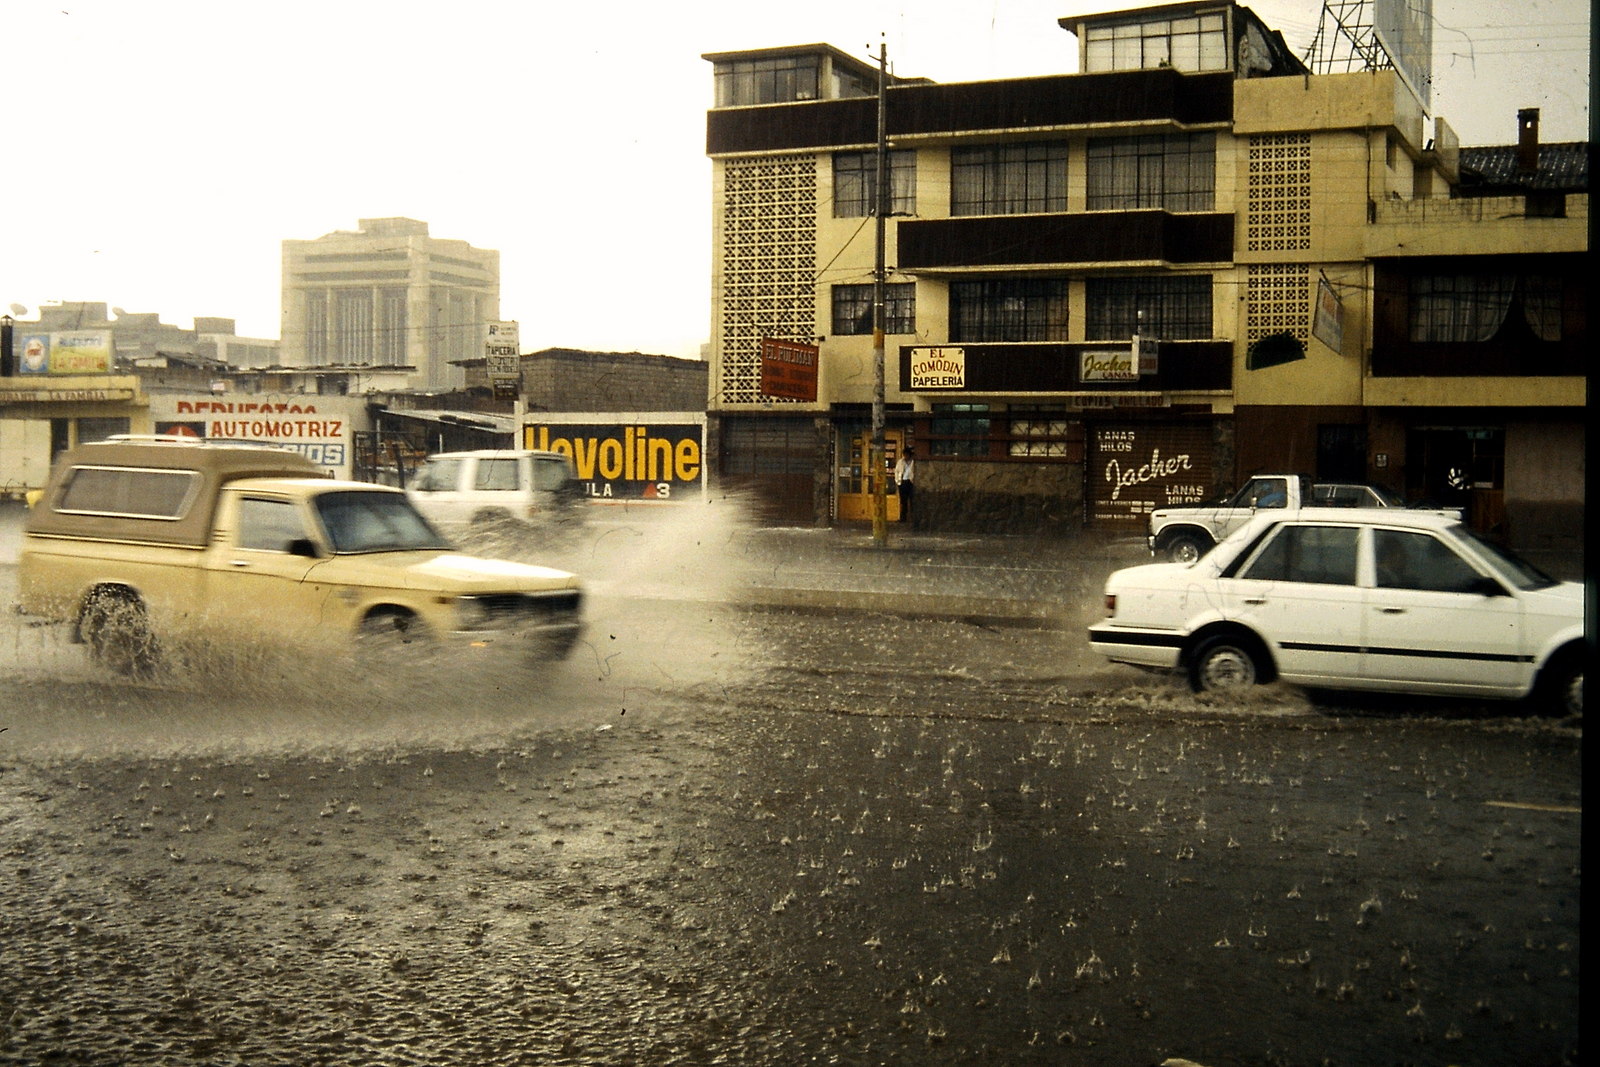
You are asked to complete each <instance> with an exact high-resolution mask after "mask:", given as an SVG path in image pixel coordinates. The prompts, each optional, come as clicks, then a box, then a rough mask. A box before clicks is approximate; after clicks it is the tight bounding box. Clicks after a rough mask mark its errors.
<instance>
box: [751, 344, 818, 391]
mask: <svg viewBox="0 0 1600 1067" xmlns="http://www.w3.org/2000/svg"><path fill="white" fill-rule="evenodd" d="M817 353H818V349H817V346H816V345H808V344H802V343H800V342H799V341H776V340H773V339H772V338H770V337H768V338H763V339H762V341H761V395H762V396H770V397H776V398H778V399H780V400H808V401H815V400H816V399H817Z"/></svg>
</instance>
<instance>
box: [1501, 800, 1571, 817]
mask: <svg viewBox="0 0 1600 1067" xmlns="http://www.w3.org/2000/svg"><path fill="white" fill-rule="evenodd" d="M1484 804H1485V805H1486V806H1488V807H1491V808H1516V809H1518V810H1519V811H1560V812H1566V813H1567V814H1569V815H1582V814H1583V809H1582V808H1574V807H1569V806H1567V805H1565V804H1523V803H1520V802H1518V801H1515V800H1485V801H1484Z"/></svg>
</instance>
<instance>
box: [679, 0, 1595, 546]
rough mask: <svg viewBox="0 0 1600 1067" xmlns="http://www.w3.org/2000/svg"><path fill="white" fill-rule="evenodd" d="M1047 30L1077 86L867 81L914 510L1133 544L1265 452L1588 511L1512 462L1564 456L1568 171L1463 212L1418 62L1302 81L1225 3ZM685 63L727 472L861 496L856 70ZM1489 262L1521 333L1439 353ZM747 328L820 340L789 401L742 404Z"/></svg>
mask: <svg viewBox="0 0 1600 1067" xmlns="http://www.w3.org/2000/svg"><path fill="white" fill-rule="evenodd" d="M1060 25H1061V26H1062V28H1063V29H1066V30H1069V31H1070V32H1073V33H1074V34H1076V36H1077V37H1078V39H1079V41H1080V44H1081V48H1080V63H1079V70H1078V72H1077V73H1071V74H1062V75H1058V76H1049V77H1033V78H1018V79H1010V80H1000V81H985V82H971V83H963V84H949V85H939V84H934V83H930V82H927V81H924V80H906V79H898V78H894V77H888V78H887V79H886V81H887V87H886V89H885V91H884V93H883V98H884V106H883V120H884V125H885V128H886V132H887V142H888V144H887V152H886V159H885V160H884V173H885V175H886V178H887V183H886V184H887V188H886V189H885V190H884V197H883V200H884V201H885V207H886V209H887V210H886V211H885V214H886V215H887V216H888V217H887V221H886V226H885V229H886V240H885V255H884V262H885V273H884V278H883V281H884V303H883V308H882V315H883V323H884V330H885V333H886V335H887V343H886V349H887V355H886V364H887V366H886V368H885V370H886V373H885V378H886V390H885V394H886V395H885V405H884V408H885V411H886V417H887V418H886V421H887V433H886V437H887V446H888V456H887V457H886V461H887V462H888V463H891V464H892V463H893V461H894V456H895V454H896V453H897V452H898V450H899V449H900V448H902V447H904V446H909V445H912V444H914V445H915V446H916V449H917V456H918V461H919V462H918V467H917V484H918V496H917V501H918V505H917V515H916V516H915V518H916V521H917V524H918V525H919V526H933V527H939V528H948V529H956V528H963V527H965V528H982V529H989V530H1019V531H1021V530H1037V529H1047V528H1051V527H1059V528H1075V527H1078V526H1081V525H1091V526H1102V527H1107V528H1111V529H1115V528H1118V527H1122V528H1126V529H1129V530H1132V529H1134V528H1136V527H1137V525H1138V524H1139V523H1140V522H1141V521H1142V518H1143V515H1144V514H1145V513H1147V512H1148V511H1149V510H1150V509H1151V508H1153V507H1156V506H1159V505H1162V504H1166V503H1169V502H1181V501H1190V500H1196V499H1199V498H1202V497H1205V496H1208V495H1210V494H1211V493H1213V492H1214V491H1216V490H1217V489H1219V488H1221V487H1223V486H1225V485H1227V484H1229V483H1232V482H1234V481H1236V480H1237V479H1239V478H1240V477H1242V476H1243V475H1245V474H1248V473H1250V472H1252V471H1257V470H1261V469H1265V468H1271V469H1275V470H1284V471H1293V472H1301V473H1305V474H1309V475H1313V476H1316V477H1321V478H1329V479H1331V478H1341V479H1357V480H1365V481H1373V482H1377V483H1380V484H1386V485H1388V486H1390V487H1391V488H1395V489H1397V490H1400V491H1402V492H1405V493H1407V494H1408V495H1410V496H1411V497H1413V498H1419V499H1420V498H1422V497H1424V496H1432V497H1440V496H1445V495H1451V496H1459V495H1462V494H1466V495H1467V496H1469V497H1471V498H1472V501H1471V502H1472V504H1473V508H1474V515H1475V518H1476V519H1477V521H1479V523H1480V525H1484V526H1485V527H1486V528H1487V527H1491V526H1495V525H1497V524H1501V525H1503V524H1504V522H1505V521H1506V519H1507V516H1509V517H1510V519H1509V521H1510V523H1511V526H1512V527H1513V529H1514V528H1515V527H1516V526H1517V524H1518V515H1519V514H1520V515H1522V516H1523V517H1524V519H1527V518H1530V517H1532V516H1533V515H1534V514H1535V513H1538V514H1540V515H1542V516H1545V517H1549V516H1553V515H1555V514H1558V513H1561V512H1563V511H1568V512H1570V509H1571V508H1572V507H1577V508H1579V509H1581V506H1582V478H1581V474H1579V475H1576V476H1574V477H1571V478H1564V477H1562V476H1560V475H1559V474H1556V473H1554V472H1553V471H1552V470H1551V466H1553V465H1551V464H1544V465H1542V466H1540V468H1539V469H1538V470H1535V469H1534V462H1533V457H1534V456H1539V457H1544V458H1548V457H1549V450H1550V449H1556V450H1557V454H1558V455H1559V456H1562V457H1565V459H1567V460H1569V461H1570V462H1571V463H1572V464H1573V465H1575V466H1576V467H1578V468H1579V469H1581V460H1582V442H1583V404H1584V395H1583V381H1582V379H1581V377H1578V376H1577V375H1578V374H1579V373H1580V372H1579V371H1578V370H1577V368H1576V365H1575V362H1574V357H1575V355H1576V352H1577V350H1578V348H1579V346H1581V344H1582V342H1583V339H1584V337H1585V336H1586V320H1585V317H1584V316H1585V310H1584V308H1583V306H1582V303H1581V301H1579V300H1577V299H1576V298H1575V294H1576V291H1577V290H1576V288H1575V287H1576V285H1577V284H1578V280H1579V278H1580V276H1581V275H1580V263H1579V260H1580V259H1581V256H1582V253H1583V251H1584V250H1585V249H1586V243H1585V241H1586V237H1585V224H1586V220H1587V194H1586V192H1584V193H1582V194H1581V195H1569V196H1567V197H1566V198H1565V203H1564V205H1563V208H1564V211H1563V213H1562V215H1563V217H1559V218H1553V217H1548V216H1549V215H1550V214H1552V213H1551V212H1548V211H1544V210H1543V209H1541V211H1540V212H1538V213H1537V214H1541V215H1543V216H1544V217H1530V215H1533V214H1536V213H1535V212H1529V211H1524V210H1523V209H1522V207H1521V206H1520V201H1519V202H1518V204H1517V205H1514V206H1516V210H1515V211H1514V212H1512V211H1509V210H1508V209H1509V207H1510V206H1513V205H1501V206H1500V207H1499V208H1498V209H1496V208H1486V207H1485V202H1484V201H1479V202H1478V206H1477V207H1471V206H1467V207H1463V206H1462V204H1463V202H1462V201H1460V200H1458V199H1455V198H1454V194H1455V193H1456V191H1457V187H1458V184H1459V179H1460V171H1459V157H1460V153H1459V151H1458V147H1457V144H1456V139H1455V136H1454V134H1453V132H1452V131H1451V130H1450V128H1449V126H1448V124H1446V123H1445V122H1444V121H1442V120H1432V121H1430V120H1429V118H1428V116H1427V114H1426V109H1425V107H1424V105H1423V104H1422V102H1421V101H1419V100H1418V99H1417V97H1416V95H1415V94H1414V93H1413V92H1412V90H1411V89H1410V88H1409V81H1408V79H1406V78H1405V77H1402V75H1401V74H1400V73H1399V72H1397V71H1394V70H1383V71H1367V72H1361V73H1352V74H1320V75H1319V74H1313V73H1311V72H1310V71H1309V70H1308V69H1307V68H1306V67H1305V65H1304V64H1303V63H1302V62H1301V61H1300V60H1298V59H1297V58H1296V57H1295V56H1294V55H1293V54H1292V53H1291V52H1290V50H1289V49H1288V48H1287V47H1286V46H1285V45H1284V43H1283V41H1282V38H1281V36H1280V35H1279V34H1278V33H1276V32H1275V31H1273V30H1272V29H1270V28H1269V27H1267V26H1266V25H1264V24H1263V23H1262V22H1261V21H1260V20H1259V19H1258V18H1257V17H1256V16H1255V15H1254V14H1252V13H1251V12H1250V11H1249V10H1248V9H1246V8H1243V7H1239V6H1236V5H1233V4H1229V3H1203V2H1185V3H1177V4H1167V5H1163V6H1159V7H1151V8H1140V9H1137V10H1130V11H1125V12H1111V13H1107V14H1102V15H1092V16H1078V17H1073V18H1070V19H1062V20H1061V22H1060ZM705 58H706V59H707V60H709V61H710V62H711V63H712V64H713V65H714V70H715V78H716V87H717V91H716V101H715V106H714V107H713V109H712V110H711V111H710V112H709V113H708V116H707V152H708V155H709V156H710V157H711V160H712V163H713V172H712V173H713V203H714V218H713V232H712V247H713V291H712V303H713V319H712V344H711V350H710V354H711V358H710V362H711V384H710V395H711V401H710V412H711V415H712V416H713V424H714V427H715V439H716V441H717V452H716V455H717V460H718V463H719V474H720V476H721V477H722V479H723V480H724V482H727V483H731V484H741V485H747V486H749V487H751V488H753V489H754V490H755V491H756V492H757V493H758V494H760V495H761V496H763V497H764V498H765V499H766V500H767V501H768V503H769V505H770V509H771V510H772V511H773V512H775V513H778V514H783V515H785V516H787V517H789V518H791V519H810V520H814V521H819V522H826V521H841V520H843V521H848V520H851V519H860V518H865V517H867V516H868V515H869V514H870V505H869V491H870V479H869V478H866V477H864V475H865V474H866V473H867V470H866V468H865V466H864V462H863V460H864V458H865V457H866V455H867V436H868V433H869V423H870V414H871V410H872V408H873V399H874V396H873V394H874V379H875V366H874V364H875V344H874V336H873V321H874V301H875V293H876V290H875V282H876V280H877V277H876V273H877V272H876V252H877V249H876V241H875V239H874V225H873V224H874V222H875V220H874V219H873V217H872V216H873V215H874V213H875V211H876V208H877V201H878V196H877V173H878V170H877V168H878V138H877V122H878V118H879V102H878V99H877V85H878V78H879V70H878V68H877V66H876V65H874V64H870V63H866V62H863V61H861V60H857V59H855V58H853V57H851V56H849V55H846V54H845V53H843V52H840V51H838V50H837V49H833V48H831V47H828V46H825V45H807V46H795V47H786V48H774V49H763V50H757V51H746V52H734V53H719V54H714V55H708V56H706V57H705ZM1586 188H1587V185H1586V177H1585V181H1584V189H1585V190H1586ZM1497 210H1498V212H1499V213H1498V214H1497V213H1496V211H1497ZM1508 215H1509V216H1510V217H1506V216H1508ZM1461 256H1469V257H1471V258H1470V262H1460V261H1457V260H1456V259H1455V258H1454V257H1461ZM1508 256H1524V257H1532V258H1527V259H1525V260H1524V261H1522V262H1520V263H1518V264H1515V265H1514V266H1513V267H1512V273H1513V274H1514V275H1515V276H1516V277H1517V278H1519V279H1522V281H1520V282H1518V281H1513V282H1512V283H1511V285H1512V288H1513V289H1514V290H1515V291H1516V292H1517V293H1522V294H1535V289H1537V294H1535V295H1529V296H1524V297H1521V298H1519V299H1520V303H1517V306H1518V308H1528V307H1537V308H1538V309H1540V310H1538V311H1536V312H1534V313H1533V314H1534V315H1535V318H1537V320H1538V323H1539V325H1538V326H1536V327H1530V331H1531V332H1530V331H1524V332H1523V333H1520V334H1518V335H1517V336H1516V337H1515V338H1512V337H1511V336H1510V333H1509V332H1504V331H1503V333H1504V336H1503V337H1502V338H1500V339H1499V340H1497V341H1495V343H1493V344H1486V343H1485V342H1483V341H1481V340H1476V339H1474V340H1458V339H1456V335H1457V333H1458V332H1460V331H1457V330H1455V329H1454V327H1449V326H1444V325H1439V324H1438V320H1439V319H1440V316H1441V315H1442V314H1443V312H1441V311H1440V310H1439V308H1440V306H1441V304H1442V303H1445V302H1448V301H1449V300H1452V299H1462V298H1465V299H1469V300H1476V299H1477V297H1476V295H1473V294H1476V293H1477V292H1478V288H1474V285H1475V284H1476V283H1472V282H1465V281H1459V282H1458V281H1457V280H1454V279H1458V276H1459V275H1461V274H1467V275H1472V276H1473V277H1480V276H1487V275H1493V274H1494V273H1495V271H1496V269H1497V265H1499V264H1502V263H1510V262H1511V260H1510V259H1507V258H1506V257H1508ZM1535 277H1537V279H1538V280H1537V281H1530V280H1529V279H1533V278H1535ZM1413 281H1414V282H1415V286H1416V288H1415V289H1406V286H1408V285H1412V283H1413ZM1487 285H1488V283H1487V282H1484V286H1487ZM1397 286H1398V287H1399V289H1398V290H1397ZM1519 286H1520V288H1519ZM1482 287H1483V286H1480V287H1479V288H1482ZM1401 290H1404V291H1406V292H1412V293H1413V294H1414V295H1412V296H1410V297H1408V298H1405V299H1397V298H1396V297H1397V294H1398V293H1399V292H1400V291H1401ZM1451 294H1454V296H1452V295H1451ZM1497 299H1498V298H1497ZM1530 301H1531V303H1530ZM1464 314H1465V313H1464ZM1469 317H1470V316H1469ZM1523 317H1524V318H1526V313H1524V316H1523ZM1519 321H1520V320H1519ZM1507 329H1508V331H1509V329H1510V328H1509V327H1508V328H1507ZM1396 331H1398V333H1397V332H1396ZM1541 331H1543V332H1541ZM1136 336H1137V337H1138V338H1139V340H1140V342H1142V343H1140V344H1137V345H1136V343H1135V337H1136ZM1463 336H1465V335H1463ZM769 339H770V340H785V341H791V342H802V343H808V344H815V345H816V346H817V347H818V358H817V378H818V382H817V399H816V400H815V401H814V402H813V401H808V400H794V399H786V398H782V397H777V396H767V395H763V393H762V373H761V370H762V367H761V343H762V342H763V341H764V340H769ZM1462 345H1465V346H1469V347H1471V346H1477V347H1473V348H1472V351H1471V352H1467V351H1466V350H1465V349H1462V348H1460V347H1459V346H1462ZM1535 350H1536V351H1537V352H1538V353H1539V357H1538V358H1531V357H1530V353H1532V352H1534V351H1535ZM1419 360H1420V361H1421V362H1419ZM1485 431H1493V432H1492V433H1491V432H1485ZM1493 448H1503V449H1504V450H1505V452H1504V453H1503V454H1501V455H1499V456H1498V458H1492V459H1491V458H1490V457H1489V456H1488V455H1487V451H1488V450H1489V449H1493ZM1524 448H1527V449H1532V450H1533V451H1532V452H1530V453H1529V458H1528V459H1519V458H1516V457H1515V456H1513V455H1512V454H1511V453H1512V452H1513V451H1517V450H1521V449H1524ZM1463 468H1465V469H1467V470H1468V471H1469V472H1470V473H1469V474H1468V475H1466V476H1463V475H1462V474H1461V473H1460V472H1461V470H1462V469H1463ZM1463 482H1464V485H1463ZM1547 505H1548V506H1547ZM890 510H891V515H890V517H891V518H893V517H894V511H895V510H896V509H895V507H894V502H893V501H892V500H891V502H890ZM1538 521H1539V522H1541V523H1542V522H1544V521H1545V520H1544V519H1539V520H1538Z"/></svg>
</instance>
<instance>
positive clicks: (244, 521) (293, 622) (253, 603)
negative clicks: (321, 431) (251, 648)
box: [207, 493, 328, 641]
mask: <svg viewBox="0 0 1600 1067" xmlns="http://www.w3.org/2000/svg"><path fill="white" fill-rule="evenodd" d="M307 526H308V524H307V523H306V520H305V517H304V515H303V514H302V513H301V510H300V506H299V504H298V502H296V501H294V500H290V499H286V498H280V497H273V496H268V495H257V494H253V493H252V494H238V495H230V496H225V497H224V499H223V501H222V506H221V507H220V508H219V509H218V522H217V530H216V538H215V540H214V541H213V543H212V546H211V552H210V553H209V556H208V559H209V563H208V570H209V572H210V573H209V575H208V579H209V580H208V583H207V585H208V588H207V608H208V609H209V611H210V613H211V615H212V616H213V617H214V618H218V619H227V620H228V623H227V628H228V629H230V630H236V629H238V630H240V631H241V632H240V633H239V634H238V635H237V636H239V637H241V638H242V639H245V640H249V639H250V638H253V637H254V636H257V635H262V634H267V635H271V636H272V637H273V638H274V639H276V640H284V639H288V640H290V641H294V640H295V639H297V638H300V637H304V636H307V635H310V634H313V633H315V632H317V622H318V620H319V619H320V618H321V616H322V612H323V606H324V602H325V601H326V599H327V596H328V588H327V587H326V586H324V585H322V584H320V583H316V582H308V581H306V576H307V575H308V574H310V572H311V569H312V568H313V567H315V566H316V565H317V564H318V563H319V562H321V561H320V559H318V558H316V557H313V556H307V555H297V554H295V553H294V552H292V551H291V547H292V546H293V545H294V544H295V543H296V542H300V543H301V544H305V543H307V539H308V538H310V536H311V534H310V532H309V530H308V528H307ZM241 628H242V629H241Z"/></svg>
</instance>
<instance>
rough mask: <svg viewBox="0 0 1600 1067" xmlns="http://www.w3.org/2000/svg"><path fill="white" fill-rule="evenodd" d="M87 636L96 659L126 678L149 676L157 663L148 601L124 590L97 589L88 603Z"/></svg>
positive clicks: (85, 638)
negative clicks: (123, 591) (146, 610)
mask: <svg viewBox="0 0 1600 1067" xmlns="http://www.w3.org/2000/svg"><path fill="white" fill-rule="evenodd" d="M80 625H81V627H82V632H83V638H84V640H85V641H87V642H88V644H89V653H90V655H91V656H93V657H94V660H95V662H96V663H98V664H100V665H101V666H102V667H104V668H105V669H106V670H108V671H110V672H111V673H113V674H120V675H122V676H124V677H126V678H145V677H148V676H149V675H150V674H151V673H152V672H153V671H154V670H155V665H156V642H155V636H154V635H153V634H152V633H151V632H150V619H149V616H148V615H147V614H146V613H145V610H144V605H143V604H141V603H139V601H138V600H137V599H135V598H134V597H132V596H129V595H126V594H123V593H95V594H94V595H92V596H91V597H90V598H89V602H88V603H87V604H85V605H84V609H83V620H82V623H81V624H80Z"/></svg>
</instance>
